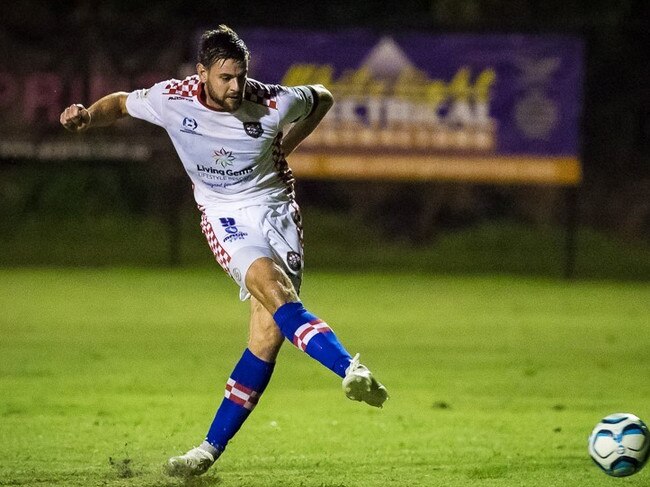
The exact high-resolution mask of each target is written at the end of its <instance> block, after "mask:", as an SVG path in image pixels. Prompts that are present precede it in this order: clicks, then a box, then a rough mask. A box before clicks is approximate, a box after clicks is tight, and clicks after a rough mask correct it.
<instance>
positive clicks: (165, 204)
mask: <svg viewBox="0 0 650 487" xmlns="http://www.w3.org/2000/svg"><path fill="white" fill-rule="evenodd" d="M649 14H650V7H649V3H648V2H646V1H642V0H636V1H635V0H627V1H626V0H621V1H616V2H614V1H606V0H591V1H584V0H583V1H576V0H565V1H555V0H549V1H545V2H539V1H533V0H429V1H402V2H399V3H396V2H388V1H375V2H344V1H337V0H333V1H329V2H324V3H322V4H321V3H319V4H309V3H305V2H298V1H292V0H291V1H284V2H254V3H250V4H243V5H242V4H241V3H239V2H227V1H208V0H206V1H203V2H199V3H194V4H188V3H187V2H179V1H172V0H167V1H158V2H136V1H128V2H127V1H120V0H115V1H97V2H90V1H58V2H48V1H37V0H23V1H21V2H17V3H15V4H13V5H12V8H11V9H5V10H4V12H3V16H2V19H1V20H0V114H1V118H0V265H1V266H5V267H15V266H70V265H72V266H104V265H110V266H133V265H137V266H168V265H172V266H209V265H216V264H215V263H214V262H213V259H212V256H211V254H210V250H209V248H208V246H207V245H206V243H205V241H204V238H203V236H202V234H201V231H200V227H199V214H198V212H197V211H196V209H195V205H194V204H193V201H192V196H191V188H190V184H189V179H187V177H186V176H185V175H184V173H183V172H182V166H181V165H180V163H179V162H178V161H177V160H176V156H175V154H174V152H173V149H172V148H171V145H170V143H169V142H168V141H167V138H166V134H165V133H164V131H163V130H162V129H160V128H158V127H155V126H153V125H149V124H146V123H144V122H141V121H133V120H127V121H124V122H123V123H122V122H121V123H120V124H119V126H117V127H114V128H110V129H106V130H99V131H97V132H92V133H91V132H89V133H86V134H81V135H73V134H69V133H66V132H65V131H64V130H63V129H62V128H61V127H60V125H59V124H58V117H59V113H60V112H61V111H62V109H63V108H64V107H66V106H67V105H69V104H71V103H77V102H78V103H83V104H85V105H86V106H89V105H90V104H91V103H92V102H93V101H95V100H96V99H97V98H99V97H101V96H103V95H105V94H108V93H110V92H113V91H118V90H119V91H130V90H133V89H136V88H143V87H148V86H150V85H151V84H153V83H154V82H157V81H161V80H165V79H169V78H182V77H184V76H186V75H188V74H191V73H192V71H193V69H194V63H195V54H196V47H197V40H198V36H199V35H200V33H201V32H202V31H203V30H205V29H207V28H211V27H214V26H216V25H218V24H220V23H226V24H228V25H230V26H231V27H233V28H234V29H235V30H236V31H238V32H239V33H240V34H241V36H242V37H243V39H244V40H245V41H246V42H247V44H248V46H249V48H250V49H251V51H252V63H251V73H250V75H251V77H254V78H259V79H260V81H264V82H272V83H280V82H287V83H289V82H296V84H297V83H298V82H323V83H324V84H326V85H328V86H329V87H331V89H332V91H333V92H334V94H335V97H336V99H337V101H338V106H339V107H342V108H338V109H337V110H338V111H333V112H332V115H331V116H329V115H328V117H329V119H328V121H327V122H325V123H324V126H323V127H322V128H321V131H320V133H317V134H314V137H313V139H312V140H310V141H309V143H306V144H305V146H304V147H302V148H301V151H300V152H298V153H296V154H294V155H292V157H291V158H290V159H289V163H290V165H291V166H292V167H294V170H295V172H296V175H297V177H298V178H299V183H298V186H297V193H298V200H299V202H300V204H301V206H302V208H303V213H304V220H305V227H306V233H305V242H306V264H307V268H308V269H349V270H363V269H367V268H372V269H382V268H385V269H396V270H403V271H407V272H441V273H447V272H454V273H511V274H512V273H514V274H526V275H542V276H549V277H573V278H597V279H601V278H603V279H604V278H614V279H634V280H648V279H650V170H649V167H650V161H649V158H650V141H649V140H650V90H648V81H649V80H650V76H649V75H650V73H649V70H650V67H649V66H650V63H648V49H647V46H648V45H650V24H649ZM346 46H348V47H349V49H346ZM272 78H273V79H272ZM373 107H375V108H376V107H379V108H377V110H378V111H377V112H376V113H381V115H380V116H378V117H375V118H373V113H375V112H373V110H374V108H373ZM423 107H424V108H423ZM427 107H428V108H427ZM346 110H347V111H346ZM427 110H428V111H427ZM427 113H428V114H429V115H430V118H427V116H426V114H427ZM396 114H397V115H396ZM346 134H355V137H357V138H353V139H349V138H348V139H345V140H344V137H346Z"/></svg>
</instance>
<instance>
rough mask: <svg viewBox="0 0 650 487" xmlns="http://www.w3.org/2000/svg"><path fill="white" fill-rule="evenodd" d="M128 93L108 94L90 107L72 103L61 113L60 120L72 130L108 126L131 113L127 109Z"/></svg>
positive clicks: (77, 130)
mask: <svg viewBox="0 0 650 487" xmlns="http://www.w3.org/2000/svg"><path fill="white" fill-rule="evenodd" d="M127 97H128V93H125V92H122V91H120V92H117V93H112V94H110V95H106V96H105V97H103V98H100V99H99V100H97V101H96V102H95V103H93V104H92V105H91V106H90V107H89V108H86V107H84V106H83V105H81V104H75V105H70V106H69V107H68V108H66V109H65V110H63V112H62V113H61V117H60V121H61V125H63V126H64V127H65V128H66V129H67V130H70V131H71V132H82V131H84V130H87V129H89V128H90V127H107V126H109V125H113V124H114V123H115V122H116V121H117V120H119V119H120V118H122V117H125V116H126V115H128V114H129V112H128V111H127V109H126V99H127Z"/></svg>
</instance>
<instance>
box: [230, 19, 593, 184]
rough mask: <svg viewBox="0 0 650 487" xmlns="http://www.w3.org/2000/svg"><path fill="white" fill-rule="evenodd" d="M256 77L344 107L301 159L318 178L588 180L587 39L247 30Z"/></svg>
mask: <svg viewBox="0 0 650 487" xmlns="http://www.w3.org/2000/svg"><path fill="white" fill-rule="evenodd" d="M242 37H243V38H244V39H245V40H246V43H247V44H248V46H249V48H250V50H251V53H252V61H251V69H250V72H251V76H253V77H256V78H257V79H259V80H260V81H264V82H277V83H282V84H287V85H297V84H314V83H322V84H323V85H325V86H326V87H327V88H329V89H330V90H331V91H332V93H333V95H334V97H335V100H336V103H335V106H334V108H333V109H332V110H331V111H330V113H329V114H328V115H327V116H326V118H325V119H324V121H323V122H322V124H321V126H319V127H318V129H317V130H316V131H315V132H314V133H313V134H312V135H311V136H310V137H309V138H308V139H307V140H306V141H305V142H304V143H303V145H302V146H301V147H300V148H299V152H297V153H296V155H295V156H293V157H292V160H291V164H292V167H294V171H296V172H297V173H298V174H303V175H309V176H312V177H352V178H391V179H394V178H397V179H449V180H465V181H476V182H495V183H517V182H521V183H553V184H567V185H573V184H578V183H579V181H580V177H581V175H580V163H579V147H580V135H579V134H580V130H579V129H580V114H581V101H582V93H581V87H582V52H583V46H582V42H581V41H580V40H579V39H576V38H571V37H564V36H532V35H459V34H455V35H451V34H444V35H429V34H413V33H410V34H396V35H377V34H374V33H371V32H368V31H364V30H360V31H346V32H342V33H322V32H304V31H298V32H288V31H279V30H253V31H248V32H243V33H242Z"/></svg>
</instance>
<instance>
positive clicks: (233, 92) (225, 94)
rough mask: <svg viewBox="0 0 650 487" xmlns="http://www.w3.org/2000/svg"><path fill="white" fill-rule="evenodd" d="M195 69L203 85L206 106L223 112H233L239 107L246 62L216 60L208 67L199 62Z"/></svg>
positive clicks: (246, 71) (244, 79) (245, 73)
mask: <svg viewBox="0 0 650 487" xmlns="http://www.w3.org/2000/svg"><path fill="white" fill-rule="evenodd" d="M196 69H197V72H198V74H199V78H200V80H201V81H202V82H203V83H204V85H205V97H206V103H207V104H208V106H210V107H212V108H214V109H215V110H219V111H223V112H234V111H236V110H237V109H238V108H239V106H240V105H241V101H242V97H243V95H244V86H245V84H246V75H247V73H248V65H247V63H242V62H240V61H236V60H234V59H226V60H225V61H224V60H218V61H217V62H215V63H213V64H212V66H210V67H209V68H206V67H205V66H204V65H203V64H201V63H199V64H198V65H197V66H196Z"/></svg>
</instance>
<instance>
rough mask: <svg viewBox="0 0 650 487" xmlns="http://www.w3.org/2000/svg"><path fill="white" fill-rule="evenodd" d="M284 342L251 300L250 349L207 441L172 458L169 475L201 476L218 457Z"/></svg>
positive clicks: (268, 317)
mask: <svg viewBox="0 0 650 487" xmlns="http://www.w3.org/2000/svg"><path fill="white" fill-rule="evenodd" d="M282 342H283V337H282V334H281V333H280V331H279V330H278V327H277V325H276V324H275V321H273V317H272V316H271V315H270V314H269V313H268V311H266V309H264V307H263V306H262V305H261V304H260V303H259V302H258V301H257V300H256V299H255V298H251V320H250V336H249V339H248V348H247V349H246V350H245V351H244V353H243V355H242V357H241V359H240V360H239V362H238V363H237V365H236V366H235V369H234V370H233V372H232V374H231V375H230V378H229V379H228V382H227V384H226V390H225V393H224V396H225V397H224V399H223V400H222V402H221V405H220V406H219V409H218V411H217V414H216V415H215V418H214V421H213V422H212V425H211V426H210V429H209V431H208V434H207V435H206V438H205V441H203V443H201V445H199V446H198V447H196V448H192V449H191V450H189V451H188V452H187V453H185V454H184V455H179V456H176V457H172V458H170V459H169V460H168V461H167V464H166V465H165V468H166V470H167V473H168V474H169V475H173V476H177V477H189V476H196V475H202V474H204V473H205V472H206V471H207V470H208V469H209V468H210V467H211V466H212V464H213V463H214V462H215V461H216V460H217V459H218V458H219V456H220V455H221V454H222V453H223V451H224V449H225V448H226V445H227V444H228V442H229V441H230V439H231V438H232V437H233V436H234V435H235V434H236V433H237V431H239V429H240V428H241V426H242V424H243V423H244V421H246V419H247V418H248V416H249V415H250V413H251V411H252V410H253V408H254V407H255V405H256V404H257V401H258V400H259V398H260V396H261V394H262V393H263V392H264V390H265V389H266V386H267V385H268V383H269V380H270V379H271V375H272V374H273V368H274V366H275V359H276V358H277V355H278V352H279V351H280V347H281V346H282Z"/></svg>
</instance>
